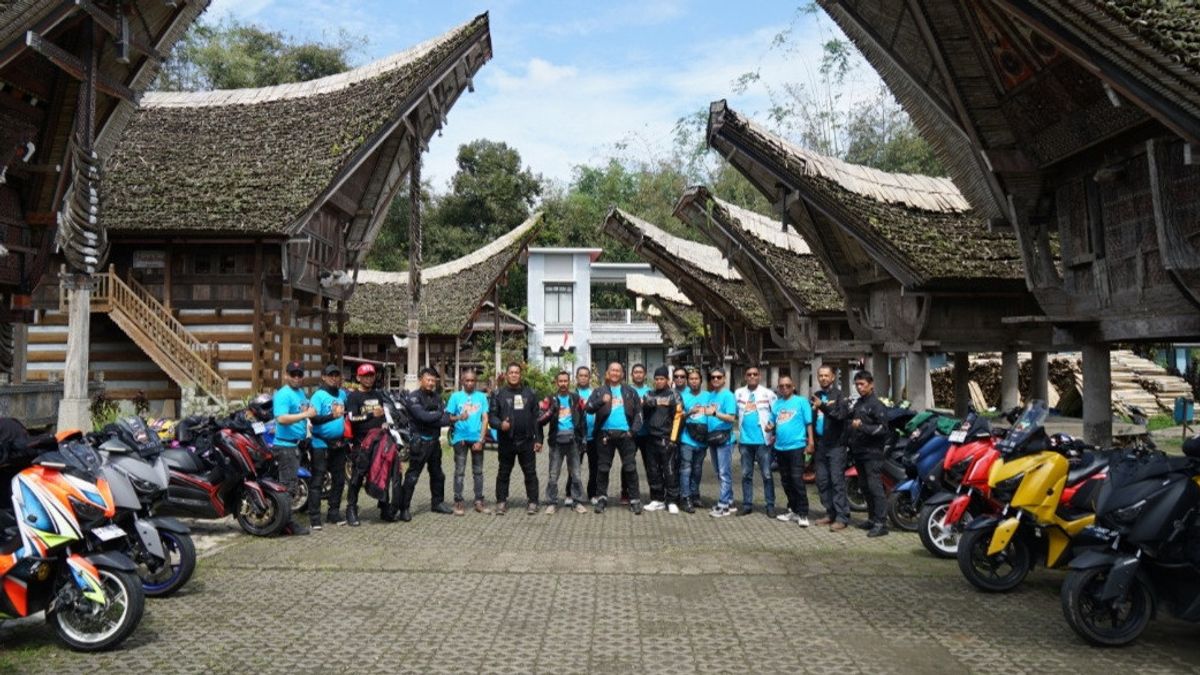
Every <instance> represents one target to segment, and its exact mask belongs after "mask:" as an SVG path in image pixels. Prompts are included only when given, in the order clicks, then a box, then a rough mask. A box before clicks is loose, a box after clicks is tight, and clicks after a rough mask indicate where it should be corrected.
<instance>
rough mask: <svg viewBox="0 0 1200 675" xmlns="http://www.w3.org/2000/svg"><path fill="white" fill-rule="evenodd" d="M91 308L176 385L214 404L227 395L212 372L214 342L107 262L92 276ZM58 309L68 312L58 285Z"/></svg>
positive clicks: (222, 380)
mask: <svg viewBox="0 0 1200 675" xmlns="http://www.w3.org/2000/svg"><path fill="white" fill-rule="evenodd" d="M93 279H94V281H95V284H96V285H95V287H94V288H93V290H92V301H91V311H93V312H103V313H105V314H108V316H109V318H110V319H112V321H113V323H115V324H117V326H118V327H119V328H120V329H121V330H122V331H124V332H125V334H126V335H128V336H129V339H130V340H132V341H133V343H134V344H136V345H137V346H138V348H140V349H141V350H142V351H143V352H145V353H146V356H149V357H150V360H151V361H153V362H154V363H155V365H157V366H158V367H159V368H161V369H162V371H163V372H164V373H166V374H167V376H168V377H170V378H171V379H172V380H174V381H175V383H176V384H178V385H179V386H180V387H181V388H183V387H194V388H195V390H196V393H197V394H198V395H207V396H209V397H211V398H212V399H213V401H214V402H216V403H222V404H223V403H225V402H226V401H228V399H229V383H228V381H227V380H226V378H225V377H223V376H222V375H221V374H220V373H219V372H218V371H217V346H216V344H215V343H211V342H210V343H207V344H206V343H204V342H201V341H200V340H198V339H196V337H195V336H194V335H192V334H191V332H189V331H188V330H187V328H185V327H184V326H183V324H181V323H179V320H177V319H176V318H175V317H174V316H172V315H171V313H170V312H169V311H167V308H166V307H164V306H163V305H162V303H160V302H159V301H158V300H157V299H156V298H155V297H154V296H153V295H151V294H150V292H149V291H147V290H146V289H145V288H144V287H142V286H141V285H140V284H138V283H137V282H136V281H134V280H132V279H129V280H128V281H126V280H124V279H121V277H120V276H118V275H117V273H116V271H115V269H114V268H113V267H112V266H111V265H110V266H109V268H108V270H107V271H106V272H101V273H98V274H96V275H95V276H93ZM58 298H59V300H58V304H59V310H60V311H62V312H64V313H66V312H67V310H68V306H67V304H68V300H67V293H66V291H65V290H62V289H61V287H60V290H59V296H58Z"/></svg>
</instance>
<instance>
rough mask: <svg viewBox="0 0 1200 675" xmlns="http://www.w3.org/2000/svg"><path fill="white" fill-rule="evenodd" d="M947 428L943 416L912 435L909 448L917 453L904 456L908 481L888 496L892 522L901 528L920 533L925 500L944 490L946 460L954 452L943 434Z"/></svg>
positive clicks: (921, 425)
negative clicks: (919, 528)
mask: <svg viewBox="0 0 1200 675" xmlns="http://www.w3.org/2000/svg"><path fill="white" fill-rule="evenodd" d="M943 427H944V424H943V421H942V420H941V419H940V418H939V417H936V416H934V417H929V418H927V419H926V420H925V421H924V422H922V423H921V424H920V426H918V427H917V428H916V429H915V430H914V431H913V432H912V435H911V436H910V440H909V443H908V447H909V448H913V447H915V448H917V450H916V451H915V452H909V453H906V455H905V457H904V472H905V475H906V476H907V477H908V480H906V481H904V482H902V483H900V484H899V485H897V486H896V487H895V489H894V490H892V492H891V494H890V495H889V496H888V520H890V521H891V522H892V525H894V526H895V527H897V528H898V529H901V530H905V531H907V532H916V531H917V527H918V524H919V520H918V517H919V516H920V514H921V507H922V506H923V505H924V503H925V500H926V499H928V498H929V497H932V496H933V495H935V494H937V493H938V491H940V490H941V489H942V487H943V484H942V474H943V469H942V460H943V458H945V456H946V452H947V451H948V450H949V449H950V439H949V438H948V437H947V436H945V435H943V434H942V433H941V430H942V428H943Z"/></svg>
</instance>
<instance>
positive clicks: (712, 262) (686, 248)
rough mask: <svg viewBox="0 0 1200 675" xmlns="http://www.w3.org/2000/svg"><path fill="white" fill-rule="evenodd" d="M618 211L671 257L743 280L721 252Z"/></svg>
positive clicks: (728, 277)
mask: <svg viewBox="0 0 1200 675" xmlns="http://www.w3.org/2000/svg"><path fill="white" fill-rule="evenodd" d="M617 211H619V212H620V214H621V217H623V218H625V219H626V220H628V221H629V222H631V223H633V224H634V225H635V226H637V228H638V229H639V230H641V233H642V236H643V237H648V238H650V239H653V240H654V241H655V242H656V243H657V244H658V245H659V246H662V247H663V248H664V249H666V251H667V253H669V254H670V255H672V256H674V257H676V258H679V259H680V260H682V261H685V262H688V263H690V264H692V265H694V266H695V267H697V268H699V269H700V270H701V271H703V272H704V273H706V274H711V275H713V276H717V277H721V278H722V279H728V280H730V281H741V280H742V275H740V274H738V271H737V270H735V269H734V268H733V265H730V264H729V261H728V260H725V258H723V257H722V256H721V251H720V250H718V249H716V248H714V247H712V246H709V245H708V244H701V243H700V242H698V241H692V240H691V239H684V238H683V237H677V236H675V235H673V234H671V233H670V232H667V231H666V230H664V229H662V228H661V227H659V226H657V225H655V224H653V223H649V222H647V221H645V220H642V219H641V218H638V217H637V216H635V215H633V214H632V213H628V212H626V211H622V210H620V209H617Z"/></svg>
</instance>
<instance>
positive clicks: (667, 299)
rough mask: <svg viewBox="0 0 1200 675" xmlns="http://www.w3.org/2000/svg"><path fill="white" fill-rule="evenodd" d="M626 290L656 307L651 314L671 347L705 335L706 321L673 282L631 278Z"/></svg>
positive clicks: (656, 277) (638, 277)
mask: <svg viewBox="0 0 1200 675" xmlns="http://www.w3.org/2000/svg"><path fill="white" fill-rule="evenodd" d="M625 290H626V292H628V293H629V295H630V296H632V297H634V298H641V299H642V300H644V301H646V302H648V303H649V304H650V305H651V306H652V308H651V309H652V310H655V311H650V312H649V313H650V314H651V316H653V317H654V320H655V322H656V323H658V327H659V330H661V331H662V333H663V339H664V340H665V341H666V342H667V343H669V344H671V345H684V344H687V343H688V342H689V341H690V340H691V339H692V338H694V337H696V336H699V335H701V334H703V332H704V317H703V316H702V315H701V314H700V310H698V309H696V307H695V305H694V304H693V303H692V301H691V300H690V299H688V297H687V295H685V294H684V293H683V291H681V290H679V287H678V286H676V285H675V284H673V283H671V280H670V279H666V278H664V277H660V276H654V275H650V274H630V275H628V276H627V277H625Z"/></svg>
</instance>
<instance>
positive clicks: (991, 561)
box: [958, 527, 1033, 593]
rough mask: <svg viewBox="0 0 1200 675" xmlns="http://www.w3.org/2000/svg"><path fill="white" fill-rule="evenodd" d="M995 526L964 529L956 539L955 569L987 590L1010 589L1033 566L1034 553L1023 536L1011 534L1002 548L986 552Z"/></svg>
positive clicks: (1001, 591)
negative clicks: (993, 552) (995, 551)
mask: <svg viewBox="0 0 1200 675" xmlns="http://www.w3.org/2000/svg"><path fill="white" fill-rule="evenodd" d="M995 532H996V529H995V528H994V527H993V528H985V529H981V530H967V531H966V532H964V533H963V536H962V538H960V539H959V540H958V569H959V570H960V571H961V572H962V574H963V576H964V577H966V579H967V581H969V582H971V585H972V586H974V587H975V588H978V589H979V590H981V591H987V592H989V593H1003V592H1004V591H1011V590H1012V589H1014V588H1016V587H1017V586H1019V585H1020V584H1021V582H1022V581H1024V580H1025V576H1026V575H1028V574H1029V570H1030V569H1032V568H1033V553H1032V552H1031V551H1030V550H1029V544H1028V543H1026V542H1025V540H1024V539H1023V538H1022V537H1019V536H1014V537H1013V538H1012V539H1011V540H1009V542H1008V546H1005V547H1004V550H1003V551H1000V552H999V553H997V554H995V555H988V553H987V551H988V547H989V546H990V545H991V543H992V535H993V534H995Z"/></svg>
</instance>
